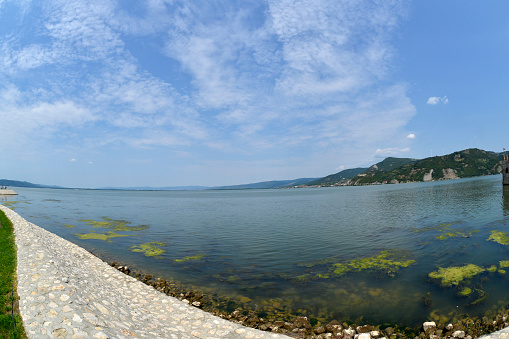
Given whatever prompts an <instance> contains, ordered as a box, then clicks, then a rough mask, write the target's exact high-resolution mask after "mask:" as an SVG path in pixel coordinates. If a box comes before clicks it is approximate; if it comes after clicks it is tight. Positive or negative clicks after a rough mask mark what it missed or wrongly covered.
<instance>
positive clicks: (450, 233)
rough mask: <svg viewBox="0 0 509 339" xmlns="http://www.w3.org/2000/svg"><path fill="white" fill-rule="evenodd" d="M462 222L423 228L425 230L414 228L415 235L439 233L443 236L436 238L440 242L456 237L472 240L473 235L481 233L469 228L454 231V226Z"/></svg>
mask: <svg viewBox="0 0 509 339" xmlns="http://www.w3.org/2000/svg"><path fill="white" fill-rule="evenodd" d="M459 223H461V222H460V221H457V222H453V223H446V224H440V225H436V226H429V227H423V228H414V229H413V232H414V233H424V232H429V231H438V232H440V233H441V234H440V235H438V236H436V237H435V238H436V239H438V240H446V239H449V238H454V237H462V238H470V237H471V236H472V234H473V233H479V230H472V229H467V228H459V229H453V228H451V226H452V225H454V224H459Z"/></svg>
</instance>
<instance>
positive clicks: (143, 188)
mask: <svg viewBox="0 0 509 339" xmlns="http://www.w3.org/2000/svg"><path fill="white" fill-rule="evenodd" d="M210 188H211V187H209V186H172V187H153V186H136V187H99V188H96V189H98V190H118V191H198V190H206V189H210Z"/></svg>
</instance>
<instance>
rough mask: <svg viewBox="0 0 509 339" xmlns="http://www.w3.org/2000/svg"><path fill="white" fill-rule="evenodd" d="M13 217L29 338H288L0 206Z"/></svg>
mask: <svg viewBox="0 0 509 339" xmlns="http://www.w3.org/2000/svg"><path fill="white" fill-rule="evenodd" d="M0 209H2V211H4V212H5V213H6V215H7V217H8V218H9V219H10V220H11V221H12V223H13V225H14V231H15V235H16V245H17V247H18V294H19V296H20V311H21V315H22V318H23V324H24V326H25V330H26V332H27V335H28V337H29V338H288V337H287V336H284V335H282V334H274V333H269V332H263V331H259V330H255V329H252V328H248V327H244V326H242V325H239V324H235V323H232V322H229V321H227V320H224V319H221V318H219V317H216V316H213V315H211V314H209V313H206V312H204V311H202V310H200V309H197V308H195V307H193V306H190V305H189V304H187V303H185V302H183V301H180V300H178V299H176V298H173V297H170V296H167V295H165V294H163V293H160V292H158V291H156V290H155V289H153V288H152V287H150V286H148V285H145V284H143V283H142V282H140V281H138V280H136V279H134V278H132V277H130V276H127V275H125V274H123V273H121V272H119V271H118V270H116V269H114V268H113V267H110V266H109V265H108V264H107V263H105V262H103V261H102V260H100V259H99V258H97V257H95V256H93V255H92V254H90V253H89V252H87V251H86V250H84V249H83V248H81V247H79V246H76V245H74V244H72V243H70V242H68V241H67V240H64V239H62V238H60V237H58V236H57V235H55V234H53V233H50V232H48V231H46V230H44V229H42V228H40V227H38V226H36V225H34V224H32V223H29V222H27V221H26V220H25V219H23V218H22V217H21V216H19V215H18V214H17V213H15V212H14V211H12V210H10V209H8V208H6V207H4V206H1V205H0Z"/></svg>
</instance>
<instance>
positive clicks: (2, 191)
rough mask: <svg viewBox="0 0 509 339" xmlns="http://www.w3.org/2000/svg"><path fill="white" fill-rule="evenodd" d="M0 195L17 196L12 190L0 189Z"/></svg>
mask: <svg viewBox="0 0 509 339" xmlns="http://www.w3.org/2000/svg"><path fill="white" fill-rule="evenodd" d="M0 195H18V193H16V192H14V191H13V190H10V189H7V188H2V189H0Z"/></svg>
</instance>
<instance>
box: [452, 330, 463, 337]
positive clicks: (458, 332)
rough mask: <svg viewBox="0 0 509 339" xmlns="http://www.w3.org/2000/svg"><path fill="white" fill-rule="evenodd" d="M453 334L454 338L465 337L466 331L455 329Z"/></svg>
mask: <svg viewBox="0 0 509 339" xmlns="http://www.w3.org/2000/svg"><path fill="white" fill-rule="evenodd" d="M452 336H453V337H454V338H465V331H454V333H453V334H452Z"/></svg>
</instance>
